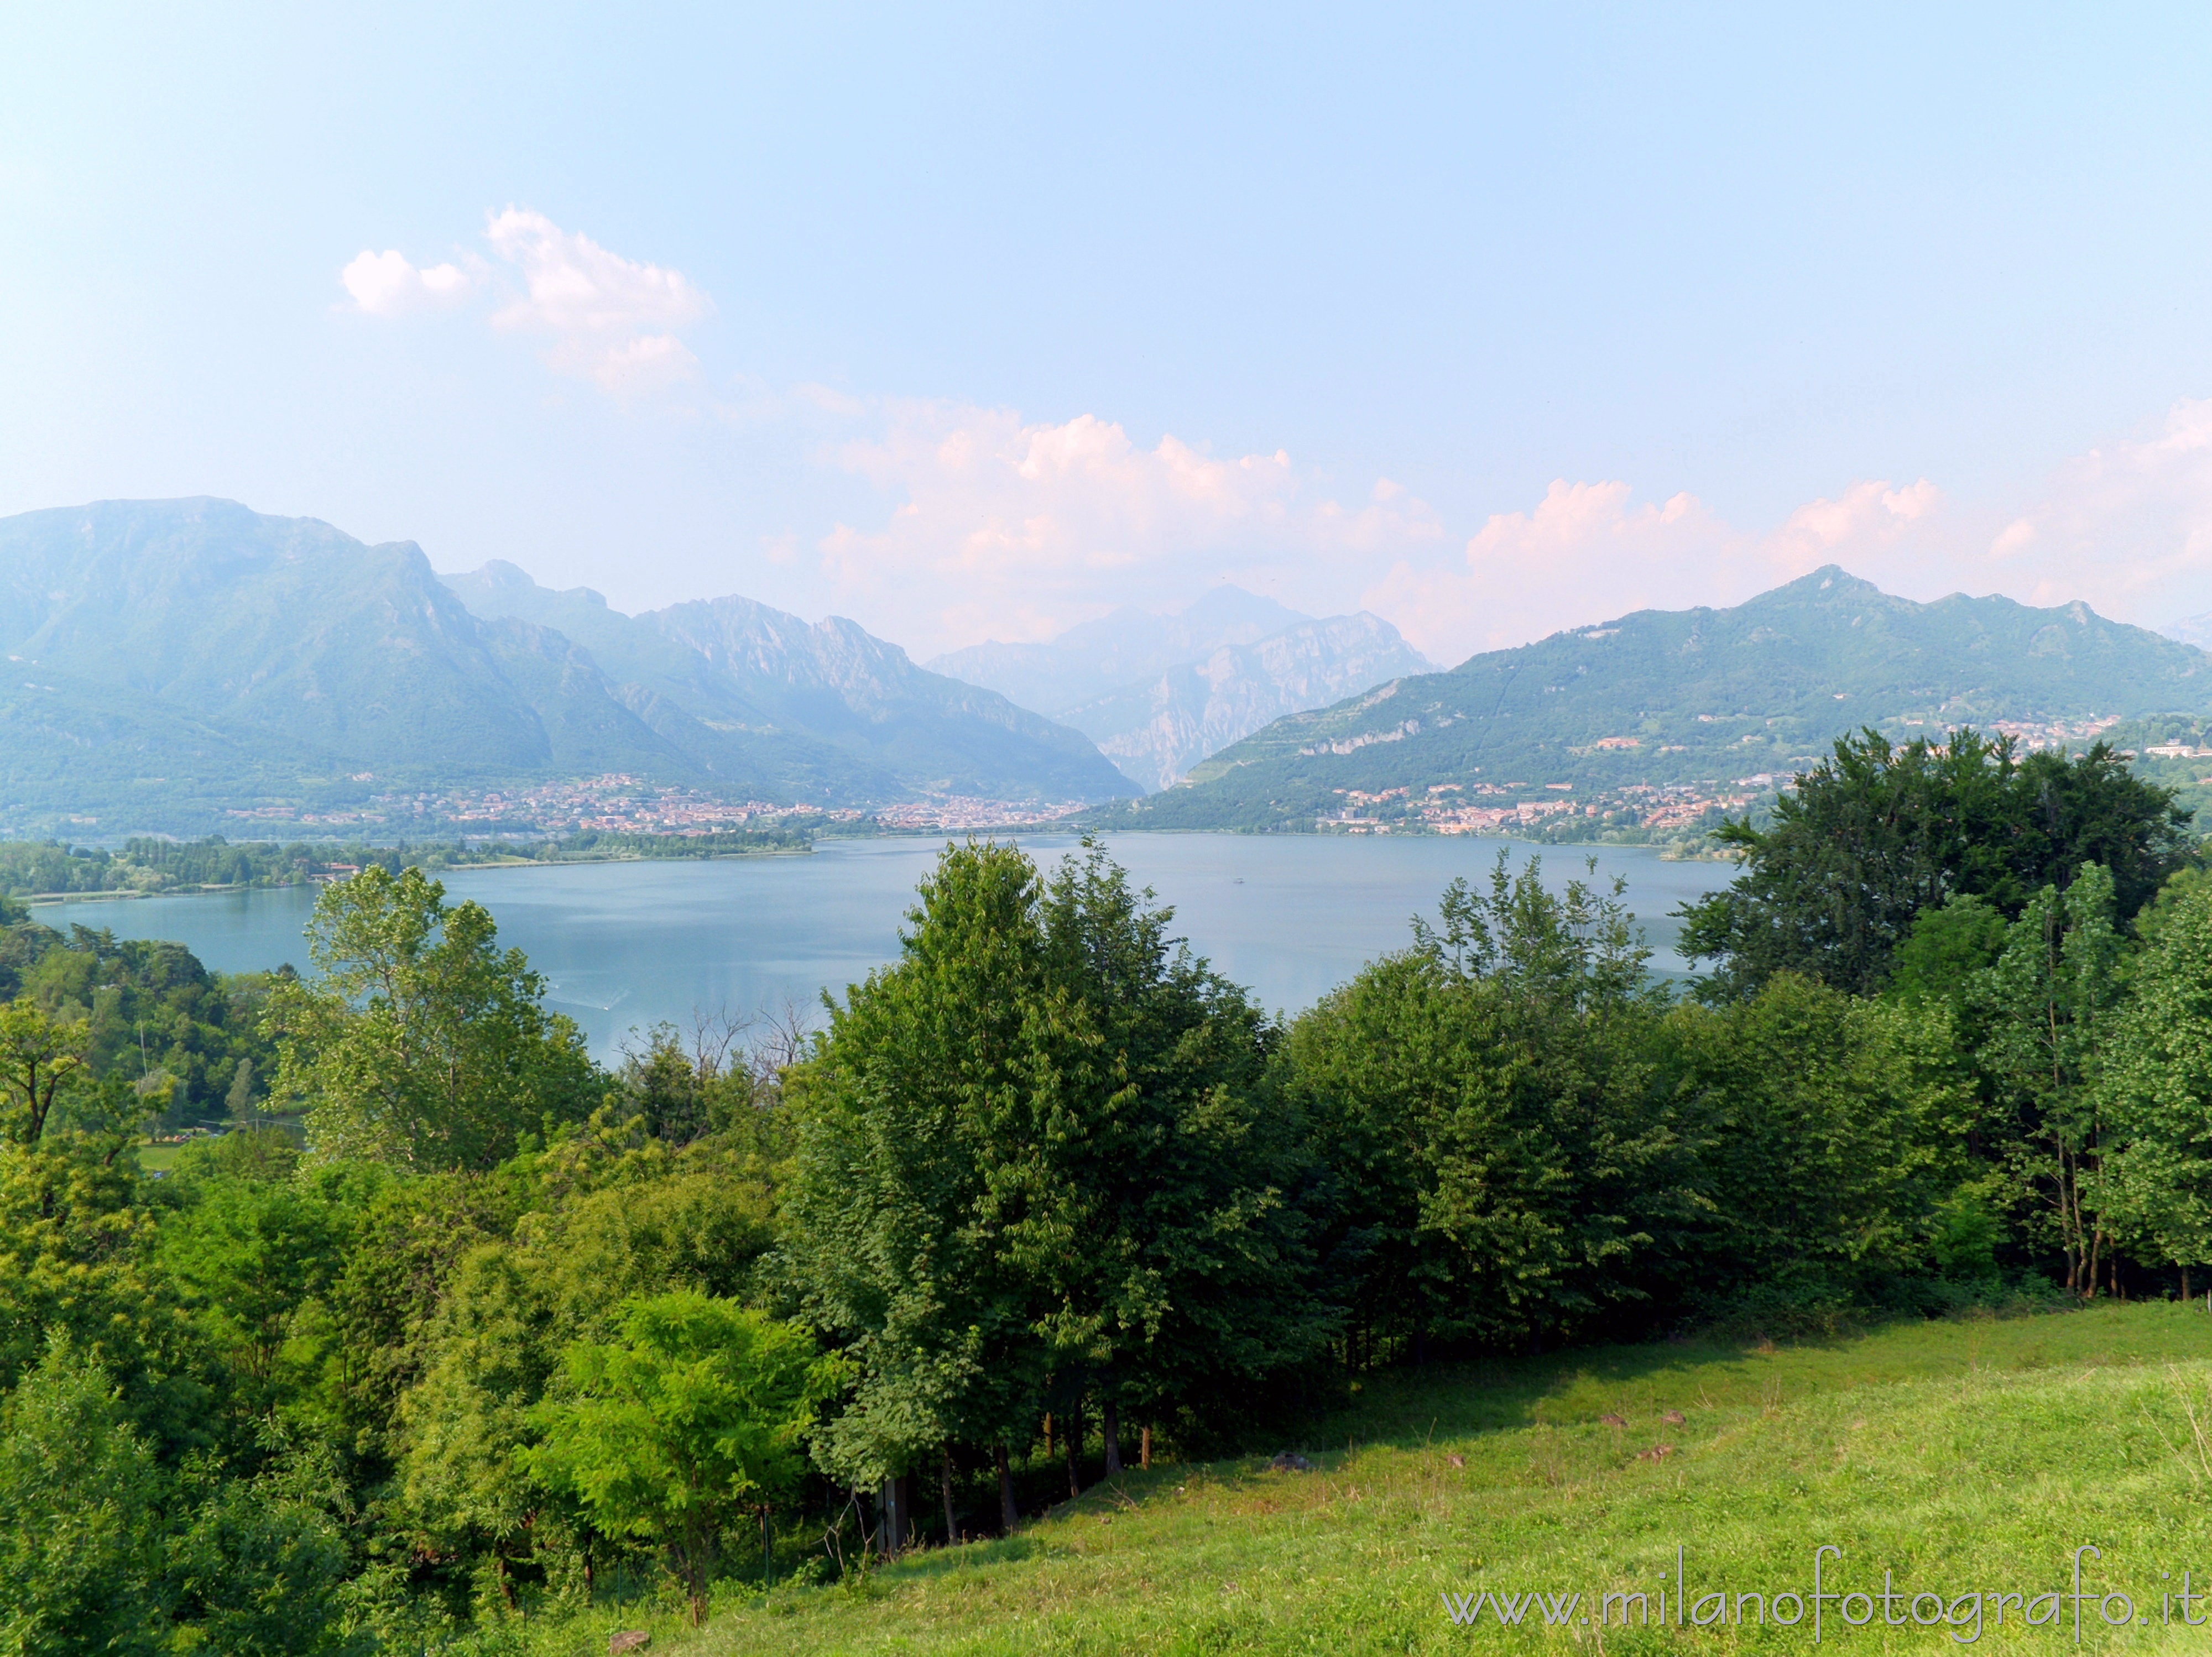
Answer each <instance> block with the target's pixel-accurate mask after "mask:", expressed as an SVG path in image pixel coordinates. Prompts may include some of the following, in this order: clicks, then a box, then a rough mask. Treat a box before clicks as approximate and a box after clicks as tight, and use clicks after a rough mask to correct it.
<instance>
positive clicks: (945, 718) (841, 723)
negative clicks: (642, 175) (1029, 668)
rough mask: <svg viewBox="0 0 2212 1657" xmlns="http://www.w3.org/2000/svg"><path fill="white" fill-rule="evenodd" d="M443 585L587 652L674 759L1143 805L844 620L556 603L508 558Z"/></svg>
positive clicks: (843, 781) (1064, 746) (1032, 727)
mask: <svg viewBox="0 0 2212 1657" xmlns="http://www.w3.org/2000/svg"><path fill="white" fill-rule="evenodd" d="M441 579H442V580H443V581H444V583H445V584H446V586H447V588H448V589H449V590H450V591H451V592H453V594H454V595H455V596H457V597H458V598H459V599H460V600H461V601H462V603H464V604H465V605H466V606H467V607H468V609H469V610H470V611H471V613H472V614H474V615H476V616H480V617H483V618H484V619H485V620H487V621H489V622H504V623H507V624H516V623H521V624H527V625H530V626H534V627H538V628H545V629H548V630H550V631H551V632H554V633H556V634H559V635H561V636H562V637H564V638H567V639H571V640H574V641H575V642H576V643H577V644H578V645H580V646H582V647H583V648H584V649H585V650H586V651H588V652H590V654H591V657H592V660H593V661H594V662H596V663H597V664H598V665H599V667H600V668H601V669H602V670H603V671H605V674H606V675H607V677H609V678H610V679H611V680H612V681H613V682H614V683H616V684H617V687H618V690H617V695H619V696H620V697H621V699H622V701H623V705H624V707H626V708H628V709H629V710H630V711H631V712H632V713H634V714H635V717H636V718H637V719H640V720H641V721H642V722H643V723H644V724H645V725H647V727H649V728H650V729H651V730H652V731H653V732H654V733H655V734H656V735H657V736H658V737H660V738H661V739H662V740H663V741H665V742H666V743H667V744H669V745H670V746H671V748H673V749H675V750H678V752H680V753H682V754H684V755H685V756H688V757H689V758H690V759H691V760H693V761H694V762H696V763H697V764H698V765H700V766H701V767H702V768H706V769H707V770H708V771H710V772H713V773H714V774H718V775H720V774H744V773H745V772H746V771H748V770H750V771H751V772H753V773H755V774H758V775H760V776H762V777H763V779H764V780H763V782H762V783H761V784H760V785H759V786H761V787H762V788H763V789H767V790H769V791H771V792H773V791H775V790H777V789H781V790H782V791H784V797H797V798H830V797H836V798H841V799H842V800H848V801H852V800H860V801H865V802H866V803H870V804H873V803H878V802H880V801H883V800H887V799H895V798H913V797H914V796H915V795H917V794H961V795H978V796H983V797H987V798H998V799H1055V800H1076V799H1102V798H1113V797H1115V796H1116V795H1121V794H1126V793H1128V792H1131V790H1130V788H1129V786H1128V785H1127V782H1126V781H1124V780H1122V778H1121V776H1120V775H1119V774H1118V773H1116V772H1115V770H1114V769H1113V768H1112V767H1111V766H1110V765H1109V763H1108V762H1105V761H1103V759H1102V758H1101V756H1099V754H1098V752H1097V750H1096V749H1095V748H1094V747H1093V746H1092V745H1091V743H1090V742H1089V741H1088V740H1087V739H1085V737H1083V736H1082V735H1081V734H1080V733H1079V732H1078V731H1074V730H1072V729H1070V728H1069V727H1068V726H1066V725H1058V724H1054V722H1053V721H1052V720H1050V719H1044V718H1042V717H1040V716H1039V715H1037V714H1036V713H1030V712H1029V711H1028V710H1027V709H1025V708H1022V707H1017V706H1015V705H1014V704H1013V703H1012V702H1011V701H1008V700H1007V699H1006V697H1004V696H1002V695H998V694H997V693H995V692H994V691H991V690H987V689H981V688H979V687H977V686H975V685H971V684H965V683H961V682H960V681H958V680H957V679H951V678H947V677H945V676H944V675H942V674H939V673H933V672H931V671H927V669H924V668H919V667H916V666H915V665H914V663H913V662H912V661H911V660H910V659H908V656H907V653H906V652H904V651H903V650H902V649H900V648H899V647H898V646H896V645H893V644H887V643H885V642H884V640H881V639H878V638H876V637H875V636H874V635H873V634H870V633H868V632H867V631H866V630H865V629H864V628H861V627H860V626H859V625H858V624H857V623H855V622H848V621H847V620H845V619H844V618H842V616H830V617H829V618H828V619H826V620H824V621H821V622H806V621H804V620H802V619H800V618H799V616H793V615H790V614H788V613H787V612H786V611H783V610H774V609H771V608H770V607H769V606H768V605H766V604H756V603H755V602H754V601H752V600H751V599H750V598H714V599H709V600H702V601H696V602H693V603H689V604H675V605H671V606H670V607H669V608H667V609H665V610H649V611H647V612H646V613H644V614H642V615H640V616H626V615H624V614H623V612H621V611H620V610H614V609H611V608H610V607H609V605H608V604H607V602H606V600H605V599H604V598H601V597H600V596H599V594H598V593H596V592H592V591H591V590H590V589H589V588H585V587H578V588H573V589H570V590H568V591H566V592H555V591H553V590H551V589H550V588H546V587H542V586H538V584H537V583H536V582H535V581H533V580H531V578H530V577H529V576H528V575H527V574H525V573H524V572H523V571H522V570H520V569H519V568H516V567H515V566H513V564H509V563H506V562H504V561H494V562H491V563H489V564H486V565H485V566H483V568H481V569H477V570H472V571H470V572H468V573H467V574H456V575H447V576H445V577H442V578H441ZM810 789H811V790H814V791H817V792H812V793H797V792H796V791H799V790H810Z"/></svg>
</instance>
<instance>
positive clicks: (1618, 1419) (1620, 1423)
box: [1598, 1410, 1628, 1427]
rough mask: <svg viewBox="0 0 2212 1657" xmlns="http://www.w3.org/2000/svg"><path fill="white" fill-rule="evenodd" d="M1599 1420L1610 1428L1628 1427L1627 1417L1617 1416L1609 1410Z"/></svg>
mask: <svg viewBox="0 0 2212 1657" xmlns="http://www.w3.org/2000/svg"><path fill="white" fill-rule="evenodd" d="M1598 1419H1599V1420H1600V1421H1601V1422H1603V1423H1605V1424H1606V1425H1607V1426H1608V1427H1626V1425H1628V1417H1626V1416H1617V1415H1615V1414H1613V1411H1610V1410H1607V1411H1606V1412H1605V1413H1604V1414H1603V1415H1601V1416H1600V1417H1598Z"/></svg>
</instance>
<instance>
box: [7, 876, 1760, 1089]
mask: <svg viewBox="0 0 2212 1657" xmlns="http://www.w3.org/2000/svg"><path fill="white" fill-rule="evenodd" d="M1002 838H1006V837H1004V836H1002ZM1018 839H1019V840H1020V842H1021V844H1022V845H1023V847H1024V848H1025V849H1026V850H1028V852H1029V853H1030V855H1031V856H1033V857H1035V858H1036V859H1038V860H1039V861H1040V862H1042V863H1047V864H1049V863H1051V862H1054V861H1056V860H1057V859H1059V858H1060V856H1061V855H1062V854H1064V853H1067V852H1069V851H1073V850H1074V849H1075V848H1076V846H1077V841H1075V840H1074V839H1073V837H1072V836H1069V835H1021V836H1018ZM941 844H942V842H940V841H935V840H930V839H921V838H914V839H903V838H902V839H886V840H850V841H825V842H823V844H822V845H821V846H820V847H817V849H816V850H815V851H814V852H813V853H811V854H810V855H805V856H792V857H757V858H731V859H722V860H720V861H714V862H640V863H600V864H556V865H542V866H538V867H527V868H511V869H458V870H451V871H447V873H446V875H445V877H444V879H445V883H446V891H447V896H448V898H449V899H450V900H453V901H459V900H460V899H464V898H472V899H474V900H475V901H477V902H479V903H481V904H483V906H484V907H486V908H488V909H489V910H490V911H491V913H492V914H493V916H494V917H495V919H496V920H497V921H498V922H499V935H500V941H501V943H502V944H512V945H513V946H515V947H517V948H520V950H523V951H524V952H525V953H526V955H528V956H529V957H530V961H531V964H532V966H534V967H536V968H538V971H539V972H541V973H543V974H544V975H545V978H546V980H547V983H548V986H549V994H548V999H549V1000H550V1002H551V1003H552V1004H553V1005H555V1006H556V1008H557V1009H558V1010H559V1011H562V1012H565V1013H567V1014H568V1016H569V1017H572V1018H574V1019H575V1021H576V1022H577V1023H578V1024H580V1026H581V1027H582V1028H583V1029H584V1031H585V1033H586V1035H587V1036H588V1037H589V1038H590V1041H591V1045H592V1052H593V1053H595V1054H597V1055H598V1056H599V1058H601V1059H609V1058H611V1057H612V1056H614V1055H615V1054H616V1053H617V1052H618V1051H619V1049H620V1047H621V1046H622V1044H623V1041H625V1039H626V1038H627V1036H628V1035H629V1032H630V1031H631V1030H632V1029H646V1028H649V1027H650V1026H651V1025H653V1023H657V1022H659V1021H660V1020H662V1019H666V1020H668V1021H670V1022H671V1023H676V1024H678V1025H683V1024H687V1023H690V1021H691V1020H692V1018H693V1017H695V1016H696V1015H700V1014H711V1013H714V1012H717V1011H722V1010H725V1009H726V1010H727V1011H731V1012H733V1013H740V1014H750V1013H754V1012H757V1011H759V1010H762V1009H763V1008H768V1009H773V1008H776V1007H780V1006H781V1005H782V1004H783V1003H784V1002H785V1001H786V1000H787V999H788V1000H790V1001H793V1002H795V1003H797V1004H799V1005H800V1006H801V1007H802V1008H814V1007H817V1004H818V998H819V996H820V992H822V991H823V989H824V988H827V989H829V990H830V991H832V992H837V993H842V991H843V989H844V986H846V985H848V984H849V983H852V982H854V980H858V979H860V978H863V977H865V976H866V974H868V972H869V970H870V969H871V968H875V967H878V966H880V965H881V964H883V963H884V962H886V961H889V960H890V959H892V958H893V957H894V956H896V954H897V953H898V930H899V926H900V925H901V922H902V919H903V917H904V915H905V913H906V910H907V908H908V906H909V905H910V904H911V903H912V901H913V899H914V888H915V882H917V881H918V880H920V879H921V877H922V876H923V875H924V874H925V873H926V872H927V871H928V869H929V867H930V865H931V864H932V863H933V861H934V860H935V859H936V857H937V853H938V851H939V847H940V845H941ZM1107 844H1108V846H1109V849H1110V850H1111V852H1112V853H1113V855H1114V857H1115V859H1117V860H1118V861H1119V862H1120V863H1121V865H1123V866H1124V867H1126V868H1127V870H1128V871H1130V873H1131V875H1132V876H1133V877H1134V878H1135V880H1136V881H1137V882H1138V883H1139V884H1140V885H1149V886H1151V887H1152V888H1153V889H1154V890H1155V891H1157V892H1158V895H1159V899H1160V901H1162V902H1164V903H1168V904H1170V905H1172V906H1173V907H1174V908H1175V911H1176V924H1175V927H1174V930H1175V932H1177V933H1179V934H1181V935H1182V936H1184V937H1187V938H1188V939H1189V940H1190V944H1191V947H1192V948H1193V949H1194V950H1197V951H1198V952H1199V953H1200V954H1202V955H1205V956H1209V957H1211V958H1212V962H1213V964H1214V965H1215V967H1216V968H1218V969H1219V970H1220V971H1221V972H1222V973H1224V974H1225V975H1227V976H1228V977H1230V978H1231V979H1233V980H1236V981H1237V982H1238V983H1240V984H1243V985H1245V986H1248V987H1249V988H1250V989H1251V990H1252V991H1254V992H1255V994H1256V995H1257V996H1258V998H1259V999H1260V1000H1261V1002H1262V1003H1263V1004H1264V1005H1266V1006H1267V1007H1268V1008H1269V1009H1270V1010H1273V1011H1288V1012H1296V1011H1299V1010H1300V1009H1302V1008H1304V1007H1307V1006H1310V1005H1312V1004H1313V1002H1314V1001H1316V999H1318V998H1320V997H1321V996H1322V994H1324V993H1325V992H1328V990H1330V989H1331V988H1333V987H1334V986H1336V985H1338V984H1340V983H1342V982H1343V981H1344V980H1346V979H1347V978H1349V977H1351V976H1352V974H1354V973H1355V972H1357V971H1358V969H1359V968H1360V966H1361V964H1362V963H1363V962H1366V961H1369V960H1371V959H1373V958H1374V957H1375V956H1378V955H1381V954H1383V953H1384V952H1385V951H1388V950H1395V949H1399V948H1401V947H1403V946H1404V944H1406V943H1407V940H1408V938H1409V936H1410V934H1409V932H1408V923H1409V922H1410V920H1411V919H1412V917H1413V915H1414V914H1416V913H1419V914H1422V915H1425V916H1427V917H1428V918H1430V919H1431V920H1433V919H1434V917H1435V914H1436V903H1437V895H1438V894H1439V893H1441V892H1442V891H1443V888H1444V886H1445V884H1446V883H1447V882H1449V881H1450V880H1451V879H1452V878H1453V877H1455V876H1459V875H1464V876H1466V877H1468V878H1469V879H1470V880H1480V879H1481V878H1483V877H1486V875H1487V873H1488V871H1489V869H1490V867H1491V865H1492V863H1493V862H1494V861H1495V860H1496V859H1497V857H1498V853H1499V851H1500V850H1501V849H1503V850H1504V851H1505V852H1506V853H1507V855H1508V856H1509V857H1510V858H1511V859H1513V860H1514V862H1515V863H1516V865H1517V864H1518V863H1520V862H1521V861H1522V859H1526V858H1527V857H1528V856H1529V855H1531V854H1532V853H1541V856H1542V858H1543V874H1544V877H1545V883H1546V884H1547V885H1548V886H1552V887H1553V888H1555V889H1556V888H1559V887H1561V886H1564V885H1565V883H1566V882H1567V880H1568V879H1570V878H1571V877H1575V876H1577V875H1579V874H1581V873H1582V872H1583V860H1584V859H1586V858H1588V857H1590V856H1593V855H1594V856H1595V857H1596V859H1597V861H1598V871H1599V873H1600V875H1601V877H1603V878H1605V879H1607V880H1610V879H1611V878H1612V877H1613V876H1614V875H1620V877H1623V878H1625V879H1626V882H1627V883H1628V892H1627V895H1628V901H1629V904H1630V906H1631V907H1632V908H1633V909H1634V910H1635V911H1636V913H1637V914H1638V917H1639V924H1640V925H1641V926H1642V927H1643V928H1644V933H1645V937H1646V939H1647V941H1648V942H1649V943H1650V944H1651V945H1652V947H1653V948H1654V949H1655V950H1656V951H1657V952H1658V953H1657V954H1656V956H1655V957H1654V959H1653V963H1652V964H1653V965H1654V966H1655V967H1657V968H1662V970H1667V971H1670V972H1672V971H1679V970H1680V968H1681V966H1682V962H1681V961H1680V958H1679V957H1677V956H1675V955H1674V953H1673V951H1672V949H1671V947H1670V946H1671V945H1672V944H1673V943H1674V934H1675V931H1676V927H1675V925H1674V922H1673V921H1672V920H1669V919H1668V915H1669V913H1671V912H1672V911H1673V910H1674V908H1676V907H1678V906H1679V905H1680V904H1681V903H1682V902H1684V901H1686V900H1688V899H1692V898H1697V897H1700V896H1703V895H1705V893H1707V892H1710V891H1713V890H1715V889H1717V888H1719V887H1721V886H1723V885H1725V884H1727V883H1728V882H1729V879H1730V878H1731V877H1733V876H1734V874H1735V867H1734V865H1730V864H1725V863H1670V862H1667V861H1664V860H1662V859H1661V858H1659V857H1658V856H1657V855H1656V853H1650V852H1647V851H1644V850H1643V849H1642V848H1640V847H1556V846H1555V847H1533V846H1528V845H1525V844H1522V843H1520V842H1516V841H1499V840H1494V839H1480V838H1476V837H1474V836H1471V835H1470V836H1454V837H1449V838H1447V837H1443V836H1437V837H1433V838H1432V837H1427V836H1422V837H1417V838H1409V839H1391V838H1388V837H1377V838H1372V839H1370V838H1366V837H1360V838H1356V839H1355V838H1352V837H1348V836H1347V837H1340V836H1334V835H1264V836H1260V835H1164V834H1153V835H1114V836H1109V838H1108V841H1107ZM314 901H315V891H314V889H313V888H311V887H290V888H285V889H278V890H274V891H254V892H224V893H212V894H206V895H192V896H180V897H157V898H141V899H121V900H116V901H100V902H87V903H70V904H67V905H56V906H41V907H40V908H39V909H38V910H37V911H36V912H35V913H37V915H38V917H39V919H40V920H44V921H45V922H46V923H47V924H48V925H50V926H67V925H68V923H70V921H77V922H81V923H82V924H83V925H85V926H94V927H99V926H106V927H112V928H113V930H114V932H115V933H116V935H117V936H118V937H121V938H175V939H178V940H179V941H180V942H182V943H184V944H185V945H186V946H188V947H189V948H190V949H191V950H192V952H193V953H194V954H195V955H197V956H199V958H200V959H201V960H202V961H203V962H205V963H206V964H207V965H208V966H210V967H212V968H216V970H218V971H222V972H248V971H253V970H257V969H259V968H269V967H275V966H278V965H280V964H282V963H283V962H288V961H289V962H293V963H295V965H298V966H299V967H301V968H302V969H305V968H306V967H307V958H306V956H307V951H306V949H305V946H304V944H303V941H302V938H301V927H302V926H304V925H305V924H306V922H307V918H308V915H309V913H310V912H311V911H312V910H313V907H314Z"/></svg>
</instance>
